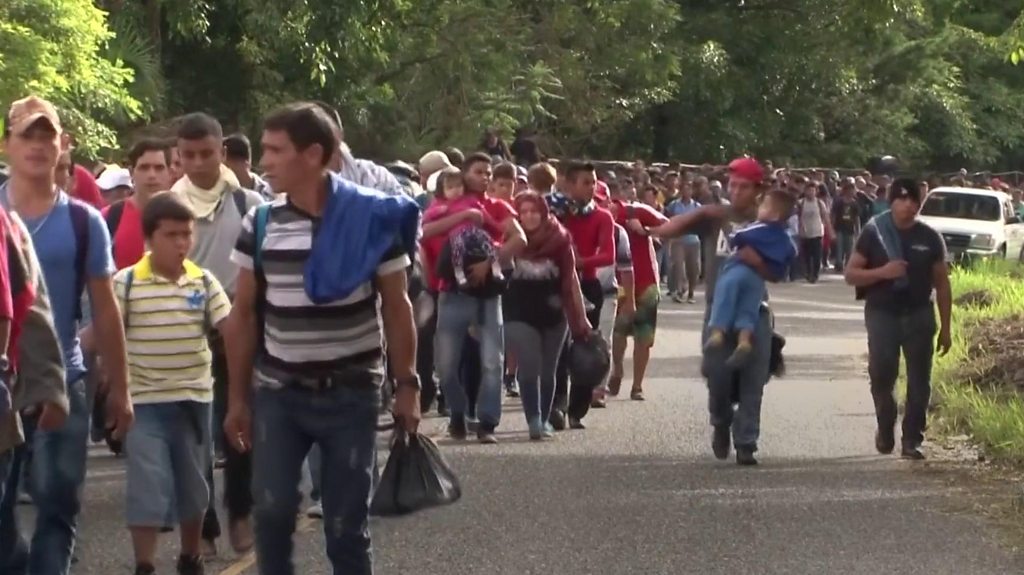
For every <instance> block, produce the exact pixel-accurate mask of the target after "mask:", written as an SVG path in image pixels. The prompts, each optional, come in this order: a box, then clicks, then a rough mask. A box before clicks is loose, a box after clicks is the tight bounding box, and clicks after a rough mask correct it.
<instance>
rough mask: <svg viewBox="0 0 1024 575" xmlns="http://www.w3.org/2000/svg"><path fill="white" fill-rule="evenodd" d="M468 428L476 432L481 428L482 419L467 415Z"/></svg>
mask: <svg viewBox="0 0 1024 575" xmlns="http://www.w3.org/2000/svg"><path fill="white" fill-rule="evenodd" d="M466 429H468V430H469V431H471V432H476V431H477V430H479V429H480V420H478V419H477V418H475V417H473V416H472V415H467V416H466Z"/></svg>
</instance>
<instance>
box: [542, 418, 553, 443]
mask: <svg viewBox="0 0 1024 575" xmlns="http://www.w3.org/2000/svg"><path fill="white" fill-rule="evenodd" d="M540 435H541V437H543V438H544V439H551V438H552V437H554V436H555V427H554V426H553V425H551V423H550V422H547V423H545V424H544V430H543V431H541V432H540Z"/></svg>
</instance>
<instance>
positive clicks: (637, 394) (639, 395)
mask: <svg viewBox="0 0 1024 575" xmlns="http://www.w3.org/2000/svg"><path fill="white" fill-rule="evenodd" d="M629 398H630V399H632V400H633V401H643V400H644V390H642V389H634V390H633V391H631V392H629Z"/></svg>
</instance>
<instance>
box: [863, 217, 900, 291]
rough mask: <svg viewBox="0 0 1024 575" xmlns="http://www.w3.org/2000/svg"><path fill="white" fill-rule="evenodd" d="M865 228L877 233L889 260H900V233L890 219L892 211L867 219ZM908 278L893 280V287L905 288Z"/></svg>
mask: <svg viewBox="0 0 1024 575" xmlns="http://www.w3.org/2000/svg"><path fill="white" fill-rule="evenodd" d="M865 229H868V230H872V231H874V232H875V234H877V235H878V241H879V242H881V244H882V249H884V250H885V256H886V257H887V258H889V261H894V260H902V259H904V258H903V244H902V243H901V242H900V233H899V231H898V230H897V229H896V223H895V222H893V221H892V211H890V210H885V211H884V212H882V213H880V214H878V215H877V216H875V217H873V218H871V220H870V221H868V224H867V226H865ZM909 285H910V280H908V279H907V278H906V276H904V277H901V278H899V279H896V280H893V287H895V288H896V289H897V290H901V289H906V288H907V286H909Z"/></svg>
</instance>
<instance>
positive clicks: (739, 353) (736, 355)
mask: <svg viewBox="0 0 1024 575" xmlns="http://www.w3.org/2000/svg"><path fill="white" fill-rule="evenodd" d="M708 341H709V342H710V341H711V340H710V339H709V340H708ZM753 352H754V346H753V345H751V344H749V343H741V344H739V345H737V346H736V349H735V350H733V352H732V354H731V355H730V356H729V359H726V360H725V366H726V367H728V368H729V369H740V368H742V367H743V366H745V365H746V364H747V361H748V360H749V359H750V356H751V355H752V354H753Z"/></svg>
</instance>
